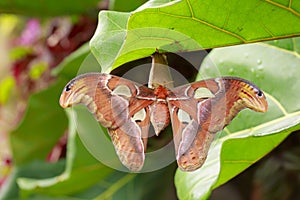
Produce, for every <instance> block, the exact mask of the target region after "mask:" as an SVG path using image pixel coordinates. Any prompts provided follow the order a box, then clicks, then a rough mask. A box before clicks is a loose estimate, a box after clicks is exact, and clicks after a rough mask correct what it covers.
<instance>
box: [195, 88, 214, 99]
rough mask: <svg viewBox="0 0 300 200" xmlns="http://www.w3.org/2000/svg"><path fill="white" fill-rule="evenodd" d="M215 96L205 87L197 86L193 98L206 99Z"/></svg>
mask: <svg viewBox="0 0 300 200" xmlns="http://www.w3.org/2000/svg"><path fill="white" fill-rule="evenodd" d="M212 97H215V95H214V94H213V93H212V92H211V91H210V90H209V89H207V88H205V87H199V88H197V89H196V90H195V93H194V98H195V99H207V98H212Z"/></svg>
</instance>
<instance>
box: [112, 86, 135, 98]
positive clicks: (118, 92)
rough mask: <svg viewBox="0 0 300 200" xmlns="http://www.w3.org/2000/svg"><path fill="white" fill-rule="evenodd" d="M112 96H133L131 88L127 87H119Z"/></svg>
mask: <svg viewBox="0 0 300 200" xmlns="http://www.w3.org/2000/svg"><path fill="white" fill-rule="evenodd" d="M112 94H114V95H120V96H126V97H131V96H132V94H131V91H130V88H129V87H128V86H127V85H118V86H117V87H116V88H115V89H114V90H113V91H112Z"/></svg>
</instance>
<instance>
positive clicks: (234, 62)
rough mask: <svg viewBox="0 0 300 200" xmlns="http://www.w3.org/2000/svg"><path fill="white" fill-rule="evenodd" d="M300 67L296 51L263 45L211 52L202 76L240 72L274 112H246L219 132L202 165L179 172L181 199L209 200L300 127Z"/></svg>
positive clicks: (203, 64) (204, 64) (178, 185)
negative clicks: (208, 197) (217, 188)
mask: <svg viewBox="0 0 300 200" xmlns="http://www.w3.org/2000/svg"><path fill="white" fill-rule="evenodd" d="M299 39H300V38H297V39H295V38H294V39H289V40H287V41H284V42H286V43H288V42H291V40H292V41H294V42H295V44H296V43H298V42H299ZM281 42H283V41H281ZM213 65H215V66H216V67H213ZM299 66H300V56H299V54H298V53H297V52H295V51H290V50H286V49H282V48H279V47H276V46H274V45H268V44H263V43H260V44H248V45H240V46H235V47H225V48H219V49H214V50H213V51H212V52H211V53H210V54H209V55H208V57H207V58H206V59H205V61H204V62H203V63H202V66H201V70H200V74H201V76H202V77H218V76H238V77H242V78H245V79H247V80H250V81H251V82H253V83H255V84H256V85H258V86H259V87H260V88H261V89H262V90H263V91H264V93H265V94H266V97H267V100H268V104H269V110H268V112H267V113H255V112H253V111H251V110H244V111H242V112H241V113H239V114H238V116H237V117H236V118H235V119H234V120H233V121H232V123H231V124H230V125H229V126H228V127H226V128H225V129H224V130H223V131H222V132H221V133H218V136H217V138H216V139H215V141H214V143H213V144H212V147H211V149H210V151H209V154H208V158H207V161H206V162H205V164H204V165H203V167H201V168H200V169H199V170H197V171H195V172H192V173H186V172H182V171H180V170H177V173H176V176H175V183H176V188H177V193H178V197H179V198H180V199H206V198H207V196H208V195H209V194H210V192H211V191H212V189H214V188H216V187H218V186H219V185H221V184H223V183H225V182H227V181H228V180H230V179H231V178H233V177H234V176H236V175H237V174H239V173H241V172H242V171H244V170H245V169H246V168H248V167H249V166H250V165H252V164H253V163H255V162H256V161H257V160H259V159H260V158H261V157H263V156H264V155H265V154H267V153H268V152H270V151H271V150H272V149H273V148H275V147H276V146H277V145H279V144H280V142H281V141H283V140H284V139H285V138H286V137H287V136H288V135H289V134H290V133H291V132H292V131H295V130H298V129H300V102H299V98H300V93H299V92H298V90H299V87H300V80H299V76H300V68H299ZM216 69H217V70H216ZM287 97H288V98H287Z"/></svg>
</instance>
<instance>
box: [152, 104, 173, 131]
mask: <svg viewBox="0 0 300 200" xmlns="http://www.w3.org/2000/svg"><path fill="white" fill-rule="evenodd" d="M150 112H151V116H150V121H151V123H152V125H153V128H154V131H155V134H156V135H159V133H160V132H161V131H162V130H164V129H165V128H166V127H167V126H168V125H169V123H170V114H169V110H168V106H167V103H166V102H165V101H158V102H156V103H154V104H153V105H151V107H150Z"/></svg>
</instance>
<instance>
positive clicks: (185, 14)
mask: <svg viewBox="0 0 300 200" xmlns="http://www.w3.org/2000/svg"><path fill="white" fill-rule="evenodd" d="M299 12H300V3H298V1H295V0H294V1H288V2H287V1H271V0H267V1H262V0H244V1H241V0H232V1H226V0H181V1H180V0H176V1H170V0H152V1H149V2H147V3H146V4H144V5H143V6H141V7H139V8H138V9H137V10H136V11H134V12H131V13H119V12H113V11H101V12H100V13H99V22H98V28H97V31H96V33H95V35H94V37H93V38H92V40H91V43H90V45H91V50H92V52H93V54H94V55H95V57H96V58H97V60H98V62H99V63H100V65H101V66H102V68H103V71H106V72H108V71H110V70H111V69H112V68H115V67H117V66H119V65H122V64H124V63H127V62H129V61H132V60H136V59H138V58H142V57H147V56H150V55H151V54H152V53H154V52H155V51H156V49H158V50H159V51H168V52H181V51H194V50H200V49H203V48H205V49H207V48H213V47H220V46H228V45H233V44H241V43H252V42H257V41H265V40H272V39H276V38H286V37H292V36H299V35H300V13H299Z"/></svg>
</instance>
